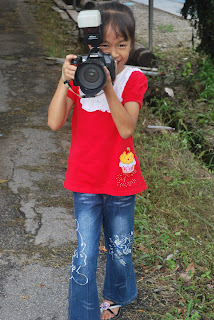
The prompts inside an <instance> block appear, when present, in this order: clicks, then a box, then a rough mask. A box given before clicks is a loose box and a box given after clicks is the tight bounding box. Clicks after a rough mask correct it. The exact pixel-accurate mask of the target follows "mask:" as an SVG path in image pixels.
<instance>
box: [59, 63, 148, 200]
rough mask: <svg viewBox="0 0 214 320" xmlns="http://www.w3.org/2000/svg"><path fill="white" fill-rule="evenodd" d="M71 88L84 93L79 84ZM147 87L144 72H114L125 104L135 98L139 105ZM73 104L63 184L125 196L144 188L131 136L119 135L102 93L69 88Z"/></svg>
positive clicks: (86, 191) (120, 95)
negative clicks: (88, 94)
mask: <svg viewBox="0 0 214 320" xmlns="http://www.w3.org/2000/svg"><path fill="white" fill-rule="evenodd" d="M71 87H72V90H73V91H75V92H76V93H77V94H80V95H83V93H82V92H81V90H80V88H79V87H76V86H73V83H72V82H71ZM147 87H148V83H147V79H146V77H145V75H144V74H143V73H142V72H141V71H140V70H139V69H137V68H132V67H130V66H126V67H125V69H124V70H123V71H121V72H120V73H119V75H117V78H116V81H115V83H114V90H115V92H116V94H117V96H118V98H119V100H120V101H121V103H122V104H123V105H124V104H125V103H126V102H129V101H136V102H138V103H139V105H140V107H141V105H142V100H143V96H144V93H145V92H146V90H147ZM68 97H69V98H71V99H72V100H73V101H74V103H75V105H74V110H73V116H72V138H71V147H70V154H69V159H68V167H67V172H66V177H65V183H64V186H65V188H66V189H69V190H71V191H74V192H83V193H96V194H108V195H113V196H126V195H132V194H137V193H139V192H141V191H143V190H145V189H146V183H145V181H144V179H143V177H142V174H141V170H140V165H139V161H138V159H137V157H136V155H135V151H134V146H133V138H132V137H130V138H128V139H123V138H121V136H120V134H119V132H118V130H117V128H116V126H115V124H114V121H113V119H112V116H111V112H110V109H109V106H108V103H107V100H106V97H105V94H104V92H103V93H102V92H101V94H100V95H98V96H96V97H94V98H80V97H78V96H77V95H76V94H74V93H73V92H72V91H71V90H68Z"/></svg>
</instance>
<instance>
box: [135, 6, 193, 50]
mask: <svg viewBox="0 0 214 320" xmlns="http://www.w3.org/2000/svg"><path fill="white" fill-rule="evenodd" d="M131 9H132V10H133V12H134V15H135V19H136V38H137V41H138V42H140V43H141V44H142V45H144V46H145V48H148V47H149V45H148V39H149V38H148V37H149V36H148V25H149V12H148V6H145V5H143V4H139V3H136V2H135V3H134V5H133V6H131ZM153 15H154V16H153V22H154V25H153V50H154V52H155V51H156V50H160V51H166V50H168V49H172V48H181V47H183V48H191V46H192V33H193V30H192V27H191V26H190V23H189V21H188V20H184V19H183V18H180V17H178V16H175V15H173V14H170V13H167V12H164V11H161V10H158V9H154V13H153Z"/></svg>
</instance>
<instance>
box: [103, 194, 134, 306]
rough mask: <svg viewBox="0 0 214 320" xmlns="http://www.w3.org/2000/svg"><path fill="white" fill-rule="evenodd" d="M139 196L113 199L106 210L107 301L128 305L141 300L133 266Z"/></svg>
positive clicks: (109, 200)
mask: <svg viewBox="0 0 214 320" xmlns="http://www.w3.org/2000/svg"><path fill="white" fill-rule="evenodd" d="M134 205H135V196H125V197H109V198H108V201H107V202H106V203H105V207H104V233H105V245H106V249H107V262H106V277H105V283H104V290H103V297H104V298H105V299H107V300H110V301H113V302H115V303H118V304H121V305H126V304H129V303H130V302H131V301H133V300H134V299H135V298H136V297H137V287H136V278H135V273H134V267H133V262H132V245H133V236H134Z"/></svg>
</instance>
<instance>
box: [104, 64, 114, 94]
mask: <svg viewBox="0 0 214 320" xmlns="http://www.w3.org/2000/svg"><path fill="white" fill-rule="evenodd" d="M105 71H106V76H107V80H106V83H105V85H104V87H103V91H104V92H105V90H108V89H109V88H111V87H112V81H111V75H110V72H109V70H108V68H107V67H105Z"/></svg>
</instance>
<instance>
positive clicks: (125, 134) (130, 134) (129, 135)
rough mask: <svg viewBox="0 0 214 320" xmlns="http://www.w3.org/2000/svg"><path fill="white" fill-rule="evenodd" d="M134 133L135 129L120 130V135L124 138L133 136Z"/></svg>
mask: <svg viewBox="0 0 214 320" xmlns="http://www.w3.org/2000/svg"><path fill="white" fill-rule="evenodd" d="M132 134H133V130H124V131H123V132H120V136H121V138H123V139H124V140H126V139H128V138H130V137H131V136H132Z"/></svg>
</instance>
